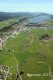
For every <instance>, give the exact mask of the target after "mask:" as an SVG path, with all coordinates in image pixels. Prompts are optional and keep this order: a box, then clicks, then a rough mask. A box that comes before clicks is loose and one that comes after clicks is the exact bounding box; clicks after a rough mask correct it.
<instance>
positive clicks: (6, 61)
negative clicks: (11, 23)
mask: <svg viewBox="0 0 53 80" xmlns="http://www.w3.org/2000/svg"><path fill="white" fill-rule="evenodd" d="M30 34H31V35H32V34H33V42H32V43H31V44H30V45H29V46H27V47H25V45H26V44H27V43H26V41H27V38H29V37H30ZM43 34H49V35H50V36H53V30H48V29H47V30H41V29H35V30H34V29H31V31H30V33H29V32H28V31H26V32H24V31H21V32H20V34H19V35H18V36H17V37H16V38H10V39H9V40H8V41H7V44H6V47H7V49H10V50H11V51H10V52H9V51H8V50H5V49H4V50H3V51H0V64H3V65H9V66H11V65H12V66H16V64H17V63H18V64H19V65H20V67H21V69H23V70H24V74H23V76H22V78H23V80H48V79H49V77H48V76H46V77H43V76H40V77H37V76H35V77H28V76H27V73H29V74H36V73H37V74H39V73H40V74H43V73H49V69H48V66H47V65H45V64H38V61H43V62H46V63H48V65H49V66H50V68H51V71H52V73H53V41H52V40H48V42H44V41H43V42H41V41H40V40H39V37H40V36H41V35H43ZM41 44H42V45H41ZM12 50H13V51H12ZM37 53H39V54H37ZM12 54H13V55H14V56H15V57H16V59H17V61H18V62H17V63H16V61H15V58H14V57H13V56H12ZM40 55H41V56H46V58H43V57H41V56H40ZM11 71H12V73H13V76H12V79H11V80H15V76H16V68H13V69H12V70H11Z"/></svg>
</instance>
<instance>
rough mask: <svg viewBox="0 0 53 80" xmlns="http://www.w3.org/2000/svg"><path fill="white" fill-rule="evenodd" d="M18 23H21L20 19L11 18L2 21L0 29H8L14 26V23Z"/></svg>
mask: <svg viewBox="0 0 53 80" xmlns="http://www.w3.org/2000/svg"><path fill="white" fill-rule="evenodd" d="M16 22H17V23H18V22H19V18H18V17H16V18H10V19H8V20H5V21H1V22H0V28H4V27H8V26H10V25H12V24H13V23H16Z"/></svg>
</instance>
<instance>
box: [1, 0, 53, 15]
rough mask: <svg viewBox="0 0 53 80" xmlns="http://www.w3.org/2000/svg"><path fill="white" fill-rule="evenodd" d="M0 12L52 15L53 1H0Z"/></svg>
mask: <svg viewBox="0 0 53 80" xmlns="http://www.w3.org/2000/svg"><path fill="white" fill-rule="evenodd" d="M0 12H45V13H50V14H53V0H0Z"/></svg>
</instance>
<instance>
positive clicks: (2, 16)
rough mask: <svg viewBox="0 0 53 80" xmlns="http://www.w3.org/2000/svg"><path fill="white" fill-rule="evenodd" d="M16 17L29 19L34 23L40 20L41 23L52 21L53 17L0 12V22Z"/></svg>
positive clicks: (41, 14)
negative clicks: (42, 21)
mask: <svg viewBox="0 0 53 80" xmlns="http://www.w3.org/2000/svg"><path fill="white" fill-rule="evenodd" d="M17 16H18V17H24V16H26V17H29V19H30V20H31V21H32V20H34V21H39V20H40V21H41V20H47V19H53V15H50V14H46V13H29V12H17V13H7V12H0V21H3V20H6V19H9V18H14V17H17ZM31 17H32V18H31ZM34 18H35V19H34ZM29 22H30V21H29ZM32 22H33V21H32Z"/></svg>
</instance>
